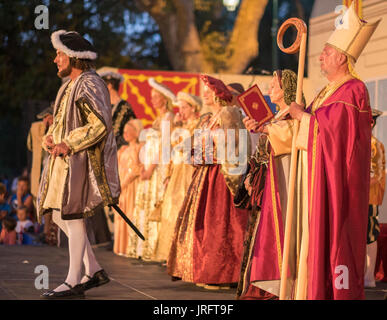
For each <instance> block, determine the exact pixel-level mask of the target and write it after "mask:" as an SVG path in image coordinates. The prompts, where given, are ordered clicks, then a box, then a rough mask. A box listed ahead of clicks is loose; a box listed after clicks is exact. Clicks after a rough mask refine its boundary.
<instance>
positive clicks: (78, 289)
mask: <svg viewBox="0 0 387 320" xmlns="http://www.w3.org/2000/svg"><path fill="white" fill-rule="evenodd" d="M63 284H65V285H66V286H68V287H69V290H64V291H58V292H56V291H54V290H50V291H46V292H44V293H43V294H42V295H41V296H40V297H41V298H42V299H49V300H55V299H84V298H85V293H84V290H83V287H82V284H77V285H76V286H74V287H72V286H71V285H69V284H68V283H67V282H63Z"/></svg>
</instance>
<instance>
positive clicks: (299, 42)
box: [277, 18, 307, 300]
mask: <svg viewBox="0 0 387 320" xmlns="http://www.w3.org/2000/svg"><path fill="white" fill-rule="evenodd" d="M291 26H293V27H295V28H296V29H297V38H296V40H295V41H294V43H293V44H292V45H291V46H290V47H288V48H285V47H284V46H283V36H284V34H285V32H286V30H287V29H288V28H289V27H291ZM306 38H307V27H306V24H305V22H304V21H302V20H301V19H297V18H290V19H288V20H286V21H285V22H284V23H283V24H282V25H281V27H280V29H279V30H278V34H277V44H278V47H279V48H280V49H281V51H283V52H285V53H287V54H294V53H297V52H298V51H299V52H300V54H299V58H298V74H297V93H296V103H297V104H302V84H303V80H304V67H305V53H306ZM299 126H300V123H299V121H298V120H294V130H293V140H292V151H291V152H292V153H291V158H290V177H289V188H288V190H289V193H288V202H287V208H286V223H285V237H284V247H283V258H282V269H281V285H280V300H285V299H286V285H287V278H288V268H289V247H290V235H291V233H292V221H293V214H294V212H293V204H294V190H295V180H296V168H297V149H296V138H297V135H298V129H299ZM299 280H301V279H299ZM305 280H306V279H303V280H302V281H305Z"/></svg>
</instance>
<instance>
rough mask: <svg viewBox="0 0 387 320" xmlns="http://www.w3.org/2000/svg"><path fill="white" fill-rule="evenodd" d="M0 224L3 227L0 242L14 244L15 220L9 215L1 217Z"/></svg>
mask: <svg viewBox="0 0 387 320" xmlns="http://www.w3.org/2000/svg"><path fill="white" fill-rule="evenodd" d="M2 226H3V228H2V230H1V233H0V244H6V245H14V244H16V231H15V228H16V220H15V219H13V218H11V217H5V218H4V219H3V222H2Z"/></svg>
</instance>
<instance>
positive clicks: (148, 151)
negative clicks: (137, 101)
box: [129, 78, 176, 261]
mask: <svg viewBox="0 0 387 320" xmlns="http://www.w3.org/2000/svg"><path fill="white" fill-rule="evenodd" d="M148 83H149V85H150V87H151V88H152V91H151V101H152V105H153V107H154V108H155V109H156V110H157V112H158V116H157V118H156V119H155V121H154V122H153V124H152V128H151V129H149V130H144V132H143V134H141V135H140V141H144V140H145V145H144V147H143V148H142V149H141V151H140V159H141V161H142V163H143V165H144V166H143V169H142V171H141V173H140V182H139V185H138V188H137V193H136V200H135V210H134V215H133V222H134V224H135V225H136V226H137V228H139V230H140V231H141V233H142V234H143V235H144V237H145V240H144V241H142V240H140V239H139V238H138V236H137V235H136V234H133V233H131V234H130V236H129V237H130V239H129V241H130V248H129V256H130V257H133V258H141V259H143V260H145V261H154V260H155V250H156V245H157V239H158V235H159V229H160V220H161V216H160V210H159V209H160V204H161V202H162V198H163V195H164V191H165V180H166V178H167V172H168V166H169V163H167V164H164V163H163V162H162V161H161V160H162V159H161V158H162V152H161V150H162V146H161V143H162V139H161V138H162V137H161V132H162V130H164V129H165V127H166V126H169V127H170V132H171V131H172V128H173V123H172V122H173V117H174V114H173V112H172V103H173V102H174V101H175V100H176V97H175V95H174V94H173V93H172V91H171V90H170V89H169V88H168V87H166V86H164V85H162V84H161V83H158V82H156V81H155V80H154V79H153V78H150V79H149V81H148Z"/></svg>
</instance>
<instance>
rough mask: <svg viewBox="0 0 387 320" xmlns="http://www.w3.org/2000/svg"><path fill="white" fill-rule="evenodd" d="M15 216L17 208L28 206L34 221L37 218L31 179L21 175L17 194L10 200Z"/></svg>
mask: <svg viewBox="0 0 387 320" xmlns="http://www.w3.org/2000/svg"><path fill="white" fill-rule="evenodd" d="M10 205H11V210H12V213H13V217H15V218H16V210H17V209H18V208H19V207H21V206H24V207H26V208H27V214H28V217H29V219H31V220H32V221H33V220H34V219H35V214H34V204H33V202H32V195H31V194H30V192H29V179H28V178H27V177H24V176H22V177H19V179H18V182H17V189H16V194H14V195H13V196H12V197H11V200H10Z"/></svg>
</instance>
